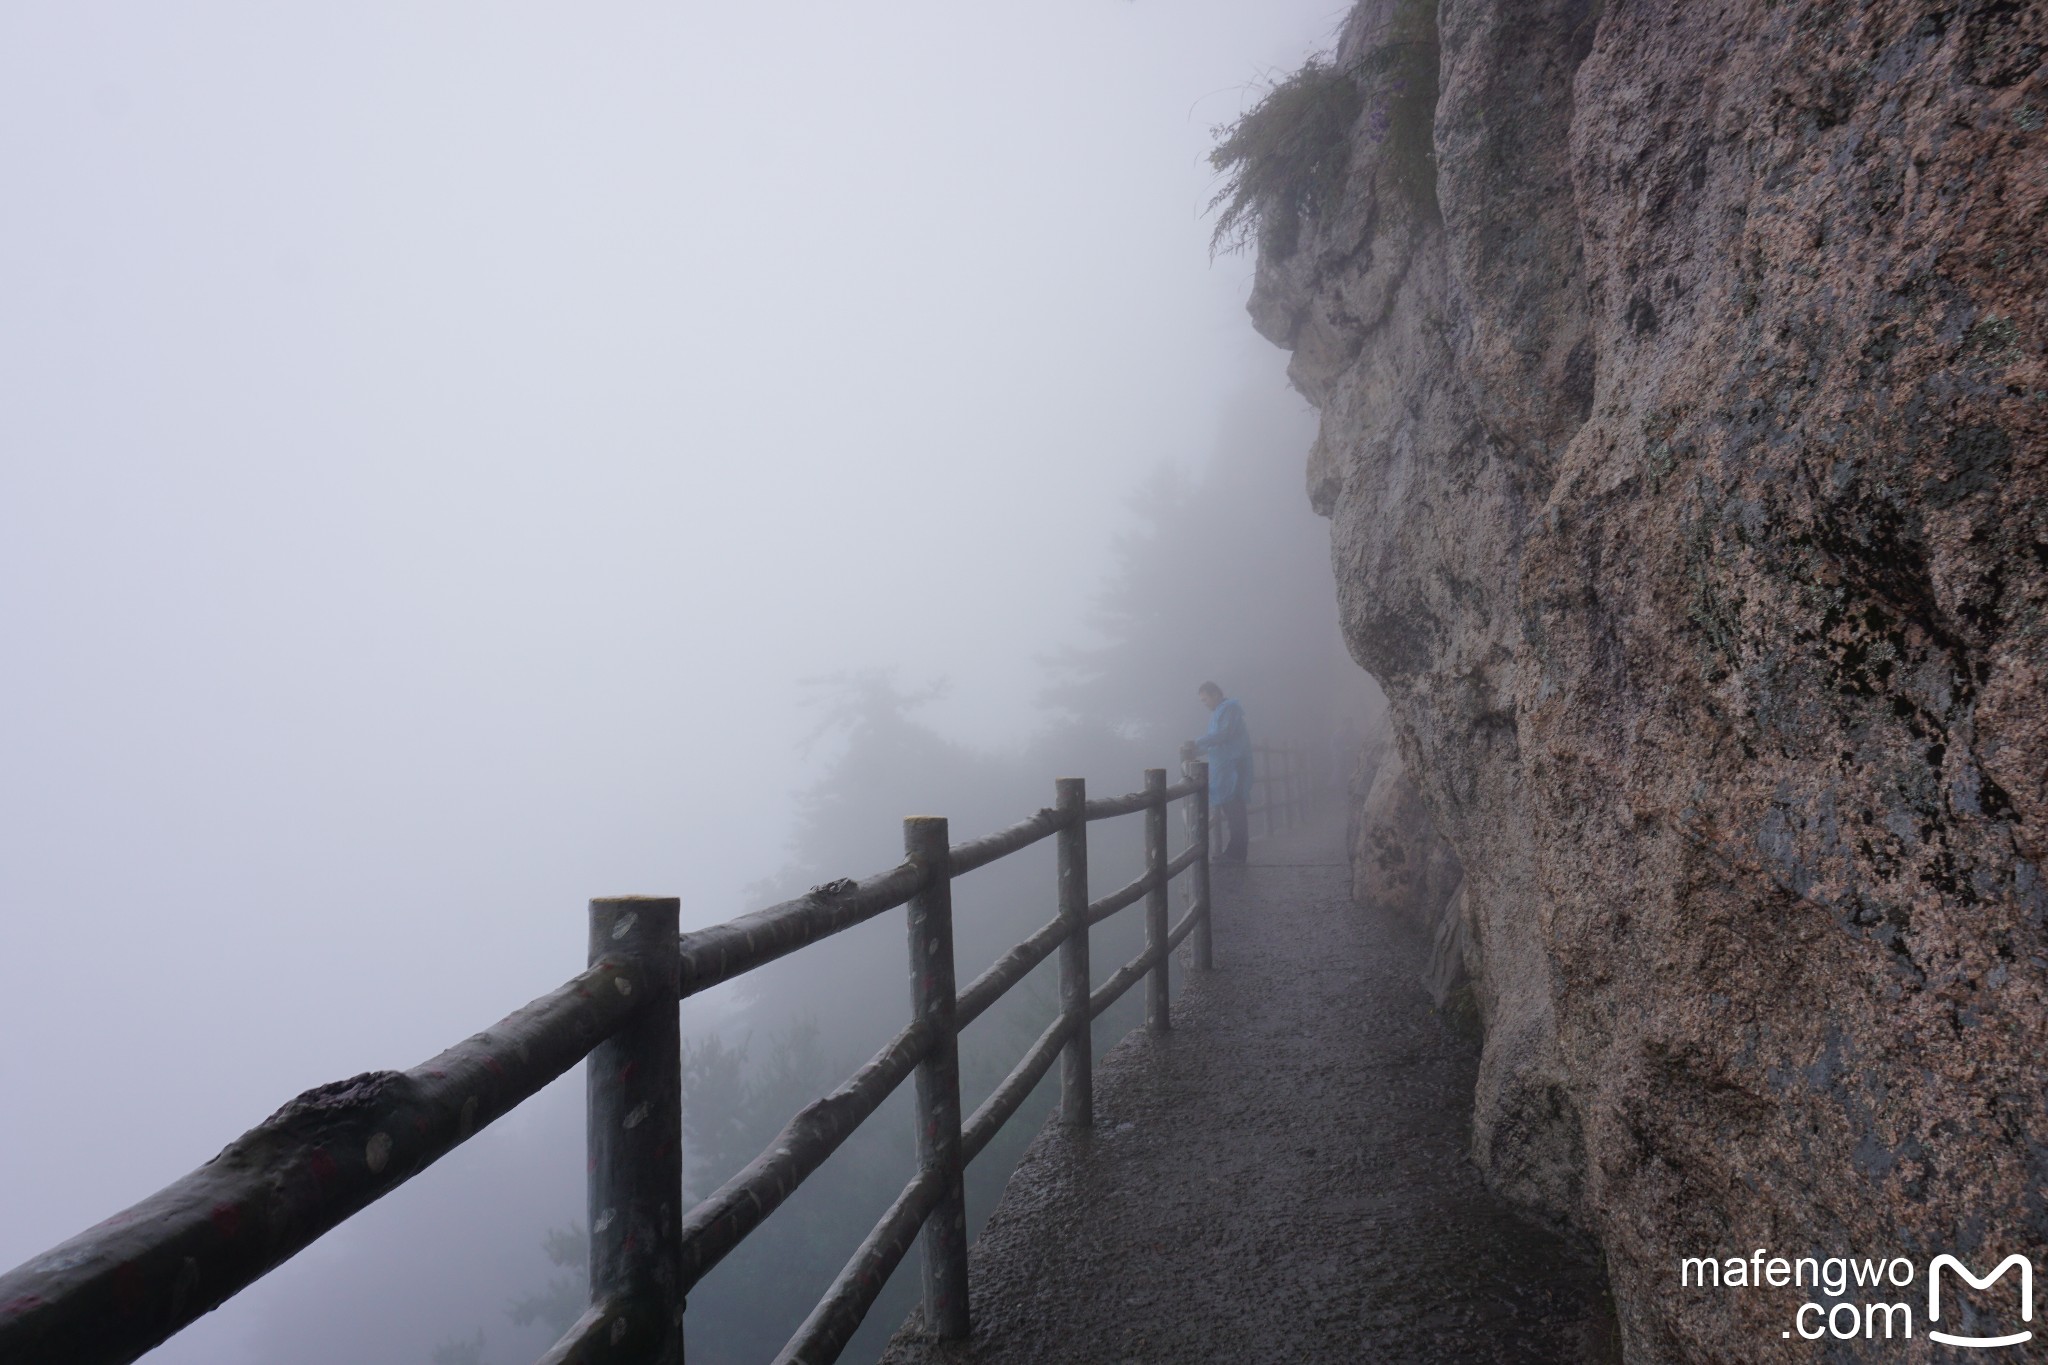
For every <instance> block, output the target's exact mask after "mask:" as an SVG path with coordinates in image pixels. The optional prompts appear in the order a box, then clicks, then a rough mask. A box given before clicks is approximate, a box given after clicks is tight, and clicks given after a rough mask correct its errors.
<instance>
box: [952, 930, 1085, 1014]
mask: <svg viewBox="0 0 2048 1365" xmlns="http://www.w3.org/2000/svg"><path fill="white" fill-rule="evenodd" d="M1066 941H1067V924H1066V921H1065V920H1058V919H1056V920H1052V921H1050V922H1048V923H1047V924H1046V925H1045V926H1044V927H1043V928H1041V929H1040V930H1039V931H1038V932H1037V933H1035V934H1033V935H1032V936H1031V937H1030V938H1027V939H1025V940H1024V941H1023V942H1022V943H1020V944H1018V945H1017V946H1016V947H1014V948H1012V949H1010V951H1009V952H1007V953H1004V954H1003V955H1002V956H1001V957H999V958H997V959H996V960H995V963H994V964H993V965H992V966H990V968H989V969H988V970H987V971H985V972H983V973H982V974H981V975H980V976H977V977H975V978H974V980H973V981H971V982H969V983H968V984H967V986H966V987H965V988H964V989H963V990H962V991H961V992H960V1004H959V1007H958V1015H957V1017H958V1020H959V1024H960V1027H961V1028H966V1027H967V1026H968V1025H969V1024H971V1023H973V1022H974V1021H975V1020H976V1019H979V1018H980V1017H981V1016H982V1013H983V1011H985V1010H987V1009H988V1007H989V1006H990V1005H993V1004H995V1002H996V1001H997V1000H999V999H1001V998H1002V996H1003V995H1004V993H1005V992H1007V991H1008V990H1009V989H1010V987H1012V986H1014V985H1016V984H1017V983H1018V982H1019V981H1022V980H1023V979H1024V978H1025V977H1027V976H1029V975H1031V969H1032V968H1033V967H1036V966H1037V965H1038V964H1039V963H1041V962H1043V961H1045V960H1046V959H1047V958H1048V957H1050V956H1052V951H1053V949H1055V948H1057V947H1059V946H1060V945H1061V944H1062V943H1065V942H1066Z"/></svg>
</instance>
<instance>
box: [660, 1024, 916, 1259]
mask: <svg viewBox="0 0 2048 1365" xmlns="http://www.w3.org/2000/svg"><path fill="white" fill-rule="evenodd" d="M934 1038H935V1035H934V1034H933V1032H932V1030H931V1028H930V1026H929V1025H927V1024H926V1023H925V1022H924V1021H923V1020H917V1021H915V1022H913V1023H912V1024H911V1025H910V1026H909V1027H908V1028H906V1029H904V1030H903V1031H902V1032H901V1033H899V1034H897V1035H896V1036H895V1037H894V1038H893V1039H891V1040H890V1041H889V1043H888V1044H887V1045H886V1046H884V1047H883V1048H882V1050H881V1051H880V1052H877V1053H876V1054H875V1055H874V1057H873V1058H872V1059H871V1060H870V1061H869V1062H868V1064H867V1065H866V1066H863V1067H862V1068H861V1069H860V1070H858V1071H856V1072H854V1073H853V1075H852V1076H851V1077H849V1078H848V1079H847V1081H846V1083H845V1084H843V1085H841V1086H840V1087H839V1088H838V1089H837V1090H835V1091H833V1092H832V1093H831V1094H829V1095H827V1096H825V1097H824V1098H823V1099H819V1100H812V1101H811V1102H810V1103H809V1104H807V1105H805V1106H804V1107H803V1108H802V1109H800V1110H798V1111H797V1116H796V1117H795V1118H793V1119H791V1120H790V1121H789V1123H788V1124H787V1125H786V1126H785V1127H784V1128H783V1130H782V1131H781V1132H780V1133H778V1134H776V1136H775V1140H774V1141H773V1142H771V1143H769V1144H768V1146H767V1147H766V1148H765V1149H764V1150H763V1151H762V1153H761V1155H759V1156H757V1157H755V1158H754V1159H753V1160H752V1161H750V1162H748V1163H747V1164H746V1165H745V1166H744V1167H742V1168H741V1169H740V1171H739V1172H738V1173H737V1174H735V1175H734V1176H733V1177H732V1178H731V1179H730V1180H728V1181H726V1182H725V1183H724V1184H723V1185H720V1186H719V1187H718V1188H717V1189H716V1190H714V1191H713V1192H712V1193H711V1195H710V1196H709V1197H708V1198H706V1199H705V1200H704V1202H703V1203H701V1204H699V1205H697V1207H696V1208H694V1209H691V1210H690V1211H689V1213H687V1214H686V1215H684V1217H683V1228H682V1243H683V1250H682V1284H683V1291H684V1292H685V1293H688V1292H689V1290H690V1288H691V1287H692V1286H694V1285H695V1284H696V1283H697V1281H699V1280H701V1279H703V1278H704V1277H705V1276H706V1275H707V1274H709V1273H710V1272H711V1268H712V1267H713V1266H715V1265H717V1264H718V1263H719V1262H720V1261H722V1260H724V1259H725V1257H726V1254H727V1253H729V1252H730V1251H731V1250H732V1249H733V1248H734V1247H736V1246H738V1245H739V1244H740V1241H741V1240H742V1239H743V1238H745V1237H746V1235H747V1234H748V1233H750V1232H752V1231H753V1230H754V1229H755V1228H757V1227H759V1226H760V1225H761V1224H762V1222H764V1221H765V1220H766V1219H767V1217H768V1215H769V1214H771V1213H773V1212H775V1210H776V1209H778V1208H780V1207H782V1203H783V1201H784V1200H786V1199H788V1198H789V1196H790V1195H792V1194H794V1193H796V1187H797V1186H798V1185H801V1184H802V1183H803V1182H804V1180H805V1179H806V1178H807V1177H808V1176H809V1175H810V1174H811V1173H812V1172H813V1171H815V1170H817V1169H818V1168H819V1167H820V1166H822V1165H824V1164H825V1161H826V1159H827V1158H828V1157H830V1156H831V1155H832V1154H833V1153H834V1152H836V1151H838V1150H839V1148H840V1146H841V1144H843V1143H844V1142H845V1141H846V1140H847V1139H848V1138H850V1137H852V1136H853V1133H854V1130H855V1129H857V1128H859V1127H860V1125H861V1124H862V1123H863V1122H865V1121H866V1120H867V1117H868V1115H870V1114H872V1113H874V1112H875V1110H877V1109H879V1108H880V1107H881V1105H882V1101H884V1100H886V1099H888V1098H889V1096H890V1095H891V1094H892V1093H894V1092H895V1090H896V1087H897V1086H899V1085H901V1084H903V1082H904V1081H906V1080H908V1079H909V1077H910V1073H911V1071H912V1070H914V1069H915V1068H916V1066H917V1064H918V1063H919V1062H921V1061H923V1060H924V1059H925V1058H926V1057H928V1056H930V1055H931V1049H932V1043H933V1041H934Z"/></svg>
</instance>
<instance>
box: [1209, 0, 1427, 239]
mask: <svg viewBox="0 0 2048 1365" xmlns="http://www.w3.org/2000/svg"><path fill="white" fill-rule="evenodd" d="M1436 68H1437V43H1436V4H1435V0H1403V2H1402V4H1401V5H1400V6H1399V10H1398V12H1397V14H1396V15H1395V17H1394V20H1393V21H1390V22H1389V24H1388V26H1387V28H1386V30H1385V31H1384V34H1383V35H1382V39H1381V41H1380V42H1378V43H1376V44H1375V45H1373V46H1372V47H1370V48H1368V49H1367V50H1366V52H1365V54H1364V55H1363V56H1361V57H1359V58H1358V59H1356V60H1355V61H1351V62H1344V63H1340V62H1338V61H1336V60H1334V59H1332V58H1329V57H1323V56H1316V57H1311V58H1310V59H1309V60H1308V62H1307V63H1306V64H1304V65H1303V66H1302V68H1301V69H1300V70H1299V71H1296V72H1295V73H1294V74H1293V75H1291V76H1288V77H1287V78H1286V79H1284V80H1281V81H1279V82H1276V83H1275V84H1274V85H1273V86H1272V87H1271V88H1270V89H1268V90H1267V91H1266V93H1265V94H1264V95H1263V96H1261V97H1260V99H1259V102H1258V103H1257V104H1255V105H1253V106H1252V107H1251V108H1250V109H1248V110H1247V111H1245V113H1243V114H1242V115H1240V116H1239V117H1238V119H1237V121H1236V122H1234V123H1228V124H1219V125H1218V126H1217V127H1216V128H1215V129H1214V132H1215V134H1216V139H1217V142H1216V146H1215V149H1214V150H1212V151H1211V152H1210V153H1209V164H1210V166H1212V167H1213V168H1214V169H1215V170H1216V171H1217V172H1218V173H1219V174H1220V175H1222V176H1223V185H1222V188H1220V189H1219V190H1217V192H1216V195H1215V197H1214V198H1213V199H1211V200H1210V201H1209V209H1210V211H1211V212H1212V213H1215V214H1216V230H1215V232H1214V234H1213V235H1212V236H1211V237H1210V239H1209V248H1210V250H1211V251H1212V252H1223V251H1232V252H1234V251H1241V250H1243V249H1244V248H1245V247H1248V246H1251V245H1252V244H1253V243H1254V242H1256V241H1258V240H1259V239H1260V237H1261V235H1262V234H1267V233H1270V236H1268V237H1267V239H1266V242H1265V245H1266V247H1267V249H1268V250H1269V251H1271V252H1272V253H1273V254H1274V255H1275V256H1283V257H1284V256H1288V255H1291V254H1292V253H1293V251H1294V248H1295V244H1296V242H1297V240H1298V237H1299V233H1300V230H1301V224H1302V221H1303V220H1304V219H1307V218H1313V217H1315V216H1316V215H1318V214H1320V213H1322V212H1323V211H1324V210H1326V209H1328V208H1329V207H1330V206H1332V205H1334V204H1335V203H1336V202H1337V201H1338V200H1339V199H1340V198H1341V196H1342V194H1343V190H1344V180H1345V177H1346V175H1347V174H1348V173H1349V171H1350V169H1351V158H1352V153H1353V151H1354V149H1355V147H1356V145H1357V142H1356V140H1355V132H1356V130H1357V127H1358V123H1359V120H1360V118H1361V117H1363V118H1365V119H1366V126H1365V130H1364V140H1365V141H1366V142H1367V143H1370V144H1372V145H1376V146H1377V145H1384V146H1385V148H1386V156H1385V158H1384V161H1383V164H1384V165H1385V166H1386V167H1387V169H1388V170H1389V171H1390V172H1391V181H1392V183H1393V185H1394V186H1396V187H1397V188H1398V189H1399V190H1400V191H1401V192H1402V193H1403V194H1405V195H1406V196H1407V198H1408V199H1409V200H1410V202H1412V203H1414V204H1416V205H1417V206H1419V207H1425V208H1427V209H1430V210H1433V209H1434V208H1435V204H1436V152H1435V145H1434V142H1435V114H1436V94H1437V70H1436Z"/></svg>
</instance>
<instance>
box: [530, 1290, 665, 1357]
mask: <svg viewBox="0 0 2048 1365" xmlns="http://www.w3.org/2000/svg"><path fill="white" fill-rule="evenodd" d="M625 1315H626V1308H625V1305H623V1304H622V1303H620V1302H619V1301H618V1300H617V1299H605V1300H603V1301H601V1302H599V1303H594V1304H592V1305H591V1306H590V1307H589V1308H588V1309H586V1310H584V1313H583V1316H582V1317H580V1318H578V1319H576V1321H575V1323H574V1324H572V1325H571V1326H570V1328H569V1331H568V1333H567V1334H566V1335H564V1336H563V1338H562V1339H561V1340H560V1341H558V1342H556V1343H555V1344H554V1346H553V1347H552V1348H551V1349H550V1350H549V1351H548V1353H547V1354H546V1355H544V1356H542V1357H541V1358H540V1362H539V1365H639V1362H640V1361H641V1360H642V1359H643V1357H642V1355H641V1353H640V1352H639V1351H637V1350H634V1349H633V1348H632V1347H630V1346H629V1345H628V1344H627V1342H626V1335H627V1334H626V1333H624V1332H614V1330H613V1329H614V1328H615V1327H616V1326H617V1325H618V1324H619V1322H620V1321H621V1320H623V1319H624V1318H625Z"/></svg>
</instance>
